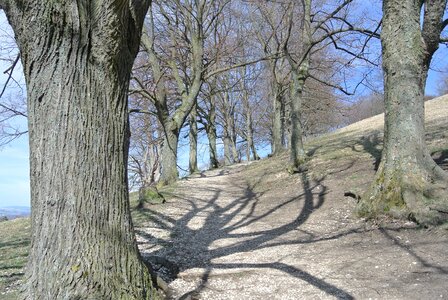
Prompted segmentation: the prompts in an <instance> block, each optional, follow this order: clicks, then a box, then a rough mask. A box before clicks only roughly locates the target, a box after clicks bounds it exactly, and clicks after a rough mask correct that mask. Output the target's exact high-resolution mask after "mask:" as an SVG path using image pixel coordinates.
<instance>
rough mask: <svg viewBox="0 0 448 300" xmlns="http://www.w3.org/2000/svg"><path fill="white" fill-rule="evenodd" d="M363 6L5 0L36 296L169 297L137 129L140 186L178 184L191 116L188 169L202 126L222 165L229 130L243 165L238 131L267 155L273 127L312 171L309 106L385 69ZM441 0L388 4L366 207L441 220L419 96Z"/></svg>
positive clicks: (442, 204)
mask: <svg viewBox="0 0 448 300" xmlns="http://www.w3.org/2000/svg"><path fill="white" fill-rule="evenodd" d="M335 3H336V4H335ZM354 4H355V1H354V0H341V1H336V2H335V1H329V2H325V1H320V0H315V1H311V0H301V1H284V2H281V3H279V2H275V3H270V2H263V3H260V2H259V1H253V2H251V1H244V2H239V1H230V0H228V1H224V0H212V1H205V0H195V1H190V0H185V1H180V0H172V1H163V2H162V1H154V2H153V3H151V1H145V0H133V1H127V0H118V1H117V0H114V1H99V0H92V1H88V2H85V1H67V0H62V1H47V2H45V3H35V2H33V1H17V0H0V9H3V10H4V11H5V12H6V15H7V17H8V20H9V22H10V24H11V25H12V27H13V29H14V32H15V35H16V39H17V43H18V46H19V48H20V53H21V58H22V63H23V68H24V74H25V78H26V84H27V107H28V114H27V117H28V120H29V135H30V162H31V193H32V195H31V202H32V203H31V205H32V246H31V252H30V255H29V264H28V267H27V271H26V283H25V289H24V292H25V297H26V298H28V299H36V298H37V299H39V298H55V299H59V298H98V299H115V298H117V299H154V298H158V294H157V291H156V289H155V287H154V284H153V282H152V280H151V276H150V272H149V270H148V268H147V267H146V266H145V265H144V264H143V262H142V260H141V258H140V256H139V253H138V249H137V246H136V242H135V238H134V233H133V228H132V222H131V218H130V210H129V191H128V185H127V183H128V177H127V163H128V149H129V145H130V140H129V132H130V128H133V132H134V135H133V138H132V142H131V145H132V146H133V147H132V157H131V166H132V168H135V170H137V171H138V172H140V173H141V174H142V175H141V176H140V179H139V180H140V181H141V184H142V185H151V184H153V183H154V182H156V181H157V180H158V181H159V182H161V183H169V182H172V181H174V180H176V178H177V168H176V160H177V146H178V141H179V137H180V134H181V129H182V127H183V126H184V124H185V123H186V122H187V120H188V122H189V126H188V128H189V136H190V146H191V153H192V154H193V155H191V159H190V172H195V171H196V170H197V161H196V155H194V153H195V151H197V147H196V148H195V144H196V143H197V141H198V132H199V130H205V132H206V135H207V137H208V141H209V143H210V166H211V167H216V166H217V165H218V155H217V146H216V141H217V139H218V138H221V139H222V140H223V144H224V152H225V155H224V156H225V163H232V162H235V161H237V160H239V159H240V155H239V154H238V150H237V144H238V143H240V142H241V141H243V142H244V143H246V144H247V146H246V151H247V153H246V156H247V158H249V157H252V158H255V159H256V158H257V151H256V146H255V144H256V141H257V139H259V138H260V136H264V139H266V140H269V142H270V143H271V144H272V149H273V154H274V155H276V154H278V153H281V152H282V151H283V149H284V148H285V147H288V148H289V149H290V153H291V154H290V163H289V169H290V171H291V172H296V171H301V166H302V164H303V163H304V161H305V160H306V154H305V151H304V150H303V136H304V132H305V129H307V130H310V132H313V130H315V129H309V128H313V127H312V126H311V125H310V124H312V123H313V117H312V115H313V113H315V112H316V111H317V110H318V107H322V106H323V107H327V106H328V107H333V106H334V107H336V105H337V104H336V103H337V102H336V101H335V99H337V96H338V95H340V94H341V93H350V92H351V91H353V89H354V87H353V86H352V87H351V86H350V85H345V84H344V82H345V81H344V77H345V74H347V73H346V72H345V70H350V67H352V70H363V66H362V65H361V66H360V64H362V63H368V64H370V63H375V57H374V56H372V55H370V54H368V53H369V51H367V49H369V48H368V47H369V41H371V40H373V39H375V38H377V37H379V30H380V24H379V23H378V22H376V23H375V22H370V20H368V19H364V20H362V21H363V22H362V24H357V23H355V22H353V21H352V20H351V18H353V19H356V17H357V16H358V14H357V12H359V8H357V7H356V6H355V5H354ZM446 4H447V3H446V0H433V1H414V0H406V1H398V0H384V1H383V13H384V15H383V21H382V31H381V41H382V54H383V56H382V64H383V70H384V76H385V112H386V114H385V120H386V124H385V125H386V126H385V140H384V150H383V157H382V161H381V164H380V167H379V170H378V173H377V176H376V178H375V181H374V183H373V185H372V188H371V189H370V191H369V192H368V193H367V195H365V196H364V197H363V198H362V201H361V202H360V205H359V208H358V211H359V213H360V214H362V215H367V216H376V215H378V214H382V213H393V214H395V215H399V216H404V217H412V218H414V219H415V220H417V221H418V222H421V223H424V224H433V223H439V222H443V221H445V220H446V212H447V211H448V207H447V206H448V204H447V203H448V199H447V193H446V190H447V182H448V178H447V174H446V173H444V171H442V170H441V169H440V168H439V167H437V165H436V164H435V163H434V161H433V160H432V159H431V157H430V155H429V152H428V150H427V148H426V146H425V142H424V106H423V96H424V86H425V81H426V77H427V72H428V68H429V66H430V62H431V58H432V55H433V54H434V53H435V51H436V50H437V48H438V46H439V43H441V42H444V41H445V40H444V39H443V38H441V34H442V31H443V29H444V28H445V26H446V25H447V24H448V22H447V21H446V20H443V14H444V11H445V9H446ZM238 12H239V13H238ZM422 12H423V15H421V14H422ZM370 23H372V24H370ZM361 25H363V26H361ZM367 25H368V26H367ZM140 45H141V47H139V46H140ZM139 49H141V51H140V52H139ZM136 57H137V59H136V60H135V58H136ZM134 60H135V63H134ZM355 67H356V68H355ZM361 73H363V72H361ZM359 82H362V80H359ZM355 86H356V84H355ZM129 93H130V95H131V100H130V103H131V105H132V106H131V108H130V109H129V107H128V101H127V98H128V94H129ZM316 99H323V101H322V102H321V101H315V100H316ZM264 101H265V102H264ZM269 107H270V108H272V114H269ZM305 108H308V109H309V110H310V111H311V113H309V114H307V115H306V117H304V111H305ZM324 110H328V109H324ZM129 112H131V113H132V114H133V121H132V123H129V122H128V120H129V117H128V116H129ZM269 115H270V116H269ZM134 116H135V117H134ZM265 120H268V122H267V123H268V125H266V122H265ZM261 123H265V124H264V127H263V126H260V128H264V129H263V130H264V131H261V130H259V129H258V126H256V125H257V124H261ZM197 124H200V125H199V126H197ZM241 124H244V126H241ZM307 124H308V125H309V127H306V126H308V125H307ZM316 124H318V125H315V126H316V127H314V128H319V130H325V129H322V128H325V126H327V125H323V124H322V123H321V122H316ZM313 126H314V125H313ZM328 126H329V127H331V126H333V125H332V124H329V125H328ZM288 130H289V131H290V133H289V134H288V133H287V131H288ZM261 132H262V133H263V135H261V134H260V133H261ZM268 132H269V133H270V135H266V133H268ZM195 149H196V150H195ZM159 154H160V156H159ZM157 168H160V169H161V172H160V173H158V171H157Z"/></svg>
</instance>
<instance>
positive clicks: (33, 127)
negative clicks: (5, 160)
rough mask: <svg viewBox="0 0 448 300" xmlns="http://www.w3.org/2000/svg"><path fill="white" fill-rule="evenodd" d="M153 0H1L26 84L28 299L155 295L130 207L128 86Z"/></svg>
mask: <svg viewBox="0 0 448 300" xmlns="http://www.w3.org/2000/svg"><path fill="white" fill-rule="evenodd" d="M149 2H150V1H125V0H121V1H97V0H92V1H88V2H86V1H64V0H61V1H45V2H36V1H13V0H6V1H4V0H3V1H0V8H2V9H4V10H5V11H6V15H7V17H8V20H9V22H10V23H11V25H12V27H13V29H14V32H15V35H16V38H17V41H18V44H19V48H20V51H21V57H22V62H23V66H24V74H25V78H26V84H27V97H28V117H29V119H28V122H29V134H30V163H31V167H30V168H31V207H32V215H31V223H32V237H31V250H30V253H29V262H28V266H27V269H26V274H25V277H26V283H25V286H24V298H26V299H153V298H155V297H157V294H156V291H155V289H154V288H153V286H152V283H151V277H150V274H149V270H148V269H147V267H146V266H145V265H144V264H143V262H142V261H141V258H140V255H139V251H138V249H137V244H136V241H135V237H134V232H133V226H132V222H131V217H130V211H129V193H128V188H127V170H126V166H127V156H128V142H129V127H128V110H127V91H128V84H129V76H130V71H131V67H132V64H133V61H134V58H135V55H136V53H137V50H138V46H139V41H140V32H141V24H142V22H143V18H144V14H145V12H146V10H147V7H148V5H149Z"/></svg>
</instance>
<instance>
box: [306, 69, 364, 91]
mask: <svg viewBox="0 0 448 300" xmlns="http://www.w3.org/2000/svg"><path fill="white" fill-rule="evenodd" d="M308 76H309V77H310V78H312V79H314V80H316V81H317V82H320V83H322V84H325V85H326V86H329V87H332V88H334V89H337V90H338V91H341V92H343V93H344V94H346V95H347V96H353V95H354V94H355V92H349V91H347V90H346V89H344V88H343V87H342V86H340V85H335V84H332V83H329V82H326V81H323V80H322V79H319V78H317V77H315V76H313V75H311V74H308ZM360 84H361V83H358V84H357V85H356V88H357V87H358V86H359V85H360ZM356 88H355V91H356Z"/></svg>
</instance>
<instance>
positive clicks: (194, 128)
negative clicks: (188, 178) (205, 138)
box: [188, 106, 199, 174]
mask: <svg viewBox="0 0 448 300" xmlns="http://www.w3.org/2000/svg"><path fill="white" fill-rule="evenodd" d="M196 116H197V110H196V106H195V107H193V109H192V110H191V113H190V120H189V125H190V132H189V134H188V137H189V140H190V157H189V164H188V165H189V171H190V174H193V173H196V172H198V171H199V168H198V124H197V122H196Z"/></svg>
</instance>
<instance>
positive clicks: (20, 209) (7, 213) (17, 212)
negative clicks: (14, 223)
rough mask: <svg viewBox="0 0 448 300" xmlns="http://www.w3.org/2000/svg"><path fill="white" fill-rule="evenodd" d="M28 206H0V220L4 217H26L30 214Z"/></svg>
mask: <svg viewBox="0 0 448 300" xmlns="http://www.w3.org/2000/svg"><path fill="white" fill-rule="evenodd" d="M30 212H31V211H30V208H29V207H28V206H5V207H0V220H2V219H4V217H6V218H7V219H8V220H12V219H16V218H22V217H28V216H29V215H30Z"/></svg>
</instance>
